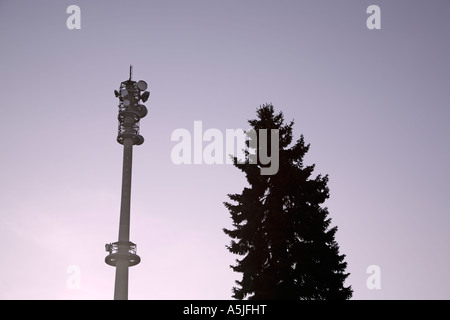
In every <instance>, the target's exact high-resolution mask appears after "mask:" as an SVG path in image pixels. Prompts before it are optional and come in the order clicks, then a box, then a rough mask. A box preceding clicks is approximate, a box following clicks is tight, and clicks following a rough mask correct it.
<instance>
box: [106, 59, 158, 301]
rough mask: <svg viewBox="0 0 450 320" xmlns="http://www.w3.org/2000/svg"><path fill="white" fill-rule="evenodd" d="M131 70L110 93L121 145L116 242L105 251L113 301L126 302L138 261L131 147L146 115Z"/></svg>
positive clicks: (140, 86) (144, 95) (141, 86)
mask: <svg viewBox="0 0 450 320" xmlns="http://www.w3.org/2000/svg"><path fill="white" fill-rule="evenodd" d="M132 73H133V67H132V66H130V78H129V79H128V80H126V81H123V82H122V83H121V84H120V89H119V91H117V90H114V94H115V96H116V97H117V98H119V101H120V102H119V115H118V119H119V132H118V135H117V142H118V143H120V144H122V145H123V168H122V196H121V205H120V220H119V239H118V241H117V242H113V243H108V244H106V245H105V249H106V251H107V252H108V255H107V256H106V257H105V262H106V263H107V264H108V265H110V266H114V267H116V278H115V285H114V299H115V300H127V299H128V269H129V267H132V266H135V265H137V264H138V263H139V262H140V261H141V258H140V257H139V256H138V255H137V254H136V244H135V243H133V242H131V241H130V203H131V169H132V160H133V145H141V144H142V143H144V137H143V136H141V135H140V134H139V121H140V120H141V118H143V117H145V116H146V115H147V112H148V111H147V108H146V107H145V106H144V105H143V104H140V101H142V102H146V101H147V99H148V97H149V94H150V93H149V92H148V91H145V90H146V89H147V83H146V82H145V81H143V80H140V81H138V82H136V81H133V80H132Z"/></svg>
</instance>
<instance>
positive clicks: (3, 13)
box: [0, 0, 450, 300]
mask: <svg viewBox="0 0 450 320" xmlns="http://www.w3.org/2000/svg"><path fill="white" fill-rule="evenodd" d="M74 4H75V5H77V6H78V7H79V8H80V16H79V17H80V19H79V21H80V29H70V28H68V24H67V20H70V21H72V20H71V15H72V11H69V13H67V8H68V7H69V6H70V5H74ZM370 5H377V6H378V7H379V8H380V12H381V13H380V20H379V21H380V26H381V29H369V28H368V26H367V20H368V19H369V18H370V17H371V13H367V12H366V10H367V8H368V7H369V6H370ZM449 11H450V2H449V1H446V0H432V1H414V0H411V1H405V0H397V1H384V0H371V1H364V0H358V1H357V0H342V1H317V0H315V1H312V0H310V1H294V0H281V1H273V0H270V1H268V0H258V1H256V0H247V1H238V0H228V1H224V0H222V1H219V0H213V1H211V0H208V1H206V0H189V1H180V0H171V1H111V0H108V1H104V0H101V1H100V0H98V1H82V0H77V1H48V0H42V1H21V0H19V1H12V0H0V57H1V59H0V92H1V93H2V99H1V103H0V108H1V112H2V120H3V121H2V124H1V125H0V136H1V137H2V148H1V155H2V157H1V160H0V161H1V166H0V203H1V204H2V210H1V212H0V242H1V243H2V263H1V266H0V299H32V300H34V299H112V298H113V292H114V274H115V269H114V268H113V267H110V266H108V265H106V264H105V262H104V258H105V256H106V252H105V249H104V248H105V244H106V243H111V242H115V241H117V236H118V222H119V211H120V192H121V177H122V152H123V147H122V145H120V144H118V143H117V142H116V137H117V125H118V123H117V113H118V108H117V105H118V100H117V98H116V97H115V96H114V93H113V91H114V90H117V89H119V86H120V83H121V82H122V81H125V80H127V79H128V77H129V66H130V64H132V65H133V79H134V80H136V81H138V80H145V81H146V82H147V83H148V90H149V91H150V98H149V100H148V101H147V102H146V103H145V105H146V106H147V108H148V110H149V112H148V115H147V116H146V117H145V118H143V119H142V120H141V128H140V129H141V131H140V132H141V134H142V135H143V136H144V138H145V142H144V144H142V145H140V146H135V147H134V151H133V152H134V154H133V180H132V198H131V235H130V240H131V241H132V242H134V243H136V244H137V253H138V254H139V256H140V257H141V259H142V260H141V263H140V264H139V265H137V266H134V267H132V268H131V269H130V278H129V298H130V299H161V300H162V299H231V295H232V292H231V289H232V287H233V286H234V281H235V280H239V279H240V277H241V274H237V273H234V272H233V271H232V269H231V268H230V267H229V266H230V265H231V264H234V261H235V259H236V258H237V257H236V256H234V255H232V254H231V253H230V252H228V250H227V249H226V247H225V246H226V245H227V244H229V241H230V239H229V238H228V237H227V236H226V235H225V234H224V233H223V232H222V228H224V227H225V228H229V227H231V223H232V221H231V217H230V215H229V212H228V211H227V209H226V208H225V207H224V206H223V202H224V201H227V199H228V198H227V194H229V193H240V192H241V191H242V189H243V188H244V187H245V186H246V180H245V176H244V175H243V173H242V172H241V171H240V170H238V169H237V168H235V167H233V166H232V165H227V164H211V165H208V164H197V165H194V164H191V165H188V164H179V165H177V164H175V163H174V162H173V161H172V159H171V151H172V149H173V148H174V146H175V145H176V142H174V141H171V135H172V133H173V132H174V131H175V130H177V129H180V128H184V129H187V130H188V131H189V132H192V133H193V132H194V121H201V122H202V126H203V131H205V130H207V129H209V128H214V129H218V130H220V131H221V132H224V133H225V131H226V129H237V128H242V129H247V128H248V123H247V120H248V119H254V118H255V117H256V109H257V108H258V107H259V106H260V105H262V104H265V103H272V104H273V105H274V108H275V110H276V111H277V112H278V111H282V112H283V114H284V116H285V119H286V121H290V120H294V122H295V124H294V138H295V139H298V138H299V137H300V135H302V134H303V135H304V138H305V141H306V143H309V144H310V145H311V146H310V151H309V152H308V154H307V155H306V156H305V165H310V164H315V165H316V166H315V171H314V175H317V174H322V175H325V174H328V175H329V179H330V180H329V184H328V186H329V188H330V199H328V200H327V201H326V203H325V206H326V207H327V208H328V210H329V212H330V215H329V217H330V218H331V219H332V220H331V221H332V225H333V226H338V231H337V234H336V241H337V242H338V244H339V246H340V253H341V254H345V255H346V258H345V259H346V262H347V263H348V266H347V272H349V273H350V275H349V277H348V278H347V280H346V285H351V286H352V288H353V290H354V293H353V298H352V299H356V300H359V299H363V300H366V299H450V291H449V290H448V288H449V286H450V276H449V274H448V265H449V264H450V253H449V250H448V244H449V243H450V233H449V232H448V226H449V224H450V216H449V209H448V201H447V200H448V191H449V190H450V182H449V181H450V170H449V165H448V163H449V160H450V144H449V143H448V139H449V136H450V126H449V125H448V121H449V118H450V108H449V101H450V90H449V88H450V86H449V85H450V63H449V60H448V57H450V41H449V38H448V34H449V32H450V20H449V19H448V12H449ZM69 25H70V23H69ZM204 146H205V145H203V147H204ZM371 266H376V267H377V268H378V269H377V270H378V271H379V272H377V273H376V274H374V273H371V272H369V273H368V272H367V271H368V268H369V270H373V269H371V268H372V267H371ZM374 276H376V279H377V281H378V282H377V283H378V284H379V286H376V287H373V286H371V285H370V284H369V285H368V282H369V283H372V284H373V282H371V281H372V280H373V279H374V278H373V277H374Z"/></svg>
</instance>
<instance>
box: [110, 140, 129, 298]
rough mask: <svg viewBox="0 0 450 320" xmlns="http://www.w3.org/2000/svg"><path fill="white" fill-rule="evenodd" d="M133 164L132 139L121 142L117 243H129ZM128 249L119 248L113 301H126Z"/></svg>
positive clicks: (124, 247)
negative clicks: (121, 156)
mask: <svg viewBox="0 0 450 320" xmlns="http://www.w3.org/2000/svg"><path fill="white" fill-rule="evenodd" d="M132 162H133V139H131V138H126V139H124V141H123V168H122V197H121V204H120V221H119V242H121V243H128V242H129V241H130V206H131V176H132V175H131V173H132ZM128 250H129V249H128V248H127V247H126V246H119V255H120V257H121V258H119V259H118V260H117V263H116V280H115V285H114V300H127V299H128V267H129V261H128V257H127V254H128Z"/></svg>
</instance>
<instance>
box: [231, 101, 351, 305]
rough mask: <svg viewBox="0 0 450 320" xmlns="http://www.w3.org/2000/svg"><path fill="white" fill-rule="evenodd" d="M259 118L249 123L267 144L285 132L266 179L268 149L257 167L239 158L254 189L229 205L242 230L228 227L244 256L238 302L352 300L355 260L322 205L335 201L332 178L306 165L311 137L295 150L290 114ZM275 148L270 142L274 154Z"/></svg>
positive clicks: (262, 112) (269, 112)
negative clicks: (265, 134)
mask: <svg viewBox="0 0 450 320" xmlns="http://www.w3.org/2000/svg"><path fill="white" fill-rule="evenodd" d="M257 116H258V119H254V120H249V121H248V122H249V124H250V125H251V127H252V129H251V130H252V131H253V132H256V135H254V136H253V139H255V138H256V139H259V136H260V133H259V132H260V131H259V129H277V130H278V132H279V149H278V150H277V151H279V153H278V157H279V170H278V172H277V173H276V174H273V175H262V174H261V168H262V167H264V166H267V165H263V163H265V162H261V161H260V160H261V159H260V157H259V153H258V151H259V149H261V148H264V147H265V146H264V145H261V146H260V145H259V144H258V145H257V148H256V149H257V150H255V151H256V154H257V155H258V156H257V158H256V159H257V161H256V162H254V163H252V161H247V162H245V163H238V162H237V158H236V157H234V160H235V162H234V165H235V166H236V167H237V168H239V169H240V170H242V171H243V172H244V173H245V174H246V178H247V181H248V183H249V186H248V187H245V188H244V190H243V191H242V193H241V194H229V195H228V197H229V198H230V200H232V202H233V203H229V202H225V203H224V204H225V206H226V207H227V209H228V210H229V211H230V214H231V218H232V220H233V227H234V229H233V230H228V229H225V228H224V229H223V231H224V232H225V233H226V234H227V235H228V236H230V237H231V238H232V240H231V244H230V245H229V246H227V248H228V250H229V251H230V252H232V253H234V254H237V255H240V256H242V259H237V260H236V265H234V266H231V268H232V269H233V270H234V271H235V272H239V273H242V280H240V281H236V284H237V285H238V286H237V287H234V288H233V298H235V299H245V298H248V299H349V298H350V297H351V296H352V292H353V291H352V289H351V286H349V287H344V281H345V279H346V278H347V277H348V273H345V269H346V267H347V263H346V262H344V258H345V255H340V254H339V246H338V244H337V243H336V241H335V239H334V237H335V234H336V231H337V227H332V228H330V222H331V218H328V209H327V208H326V207H322V206H321V205H322V204H323V203H324V202H325V200H326V199H327V198H328V197H329V189H328V187H327V183H328V175H325V176H322V175H318V176H316V177H315V178H311V174H312V172H313V170H314V165H311V166H304V165H303V157H304V155H305V154H306V153H307V152H308V149H309V145H305V141H304V139H303V135H302V136H301V137H300V139H299V140H297V142H296V143H295V144H293V145H292V146H290V145H291V142H292V126H293V124H294V122H293V121H291V122H290V123H289V124H284V118H283V113H282V112H280V113H278V114H274V108H273V106H272V105H271V104H266V105H262V106H260V108H259V109H258V110H257ZM267 131H270V130H267ZM270 143H271V140H270V139H268V144H269V146H268V147H267V150H271V148H270ZM246 145H247V150H245V154H246V156H247V157H251V154H253V153H250V152H249V149H251V146H252V137H250V139H249V140H248V141H246ZM272 156H274V155H272Z"/></svg>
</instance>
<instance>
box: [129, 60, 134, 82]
mask: <svg viewBox="0 0 450 320" xmlns="http://www.w3.org/2000/svg"><path fill="white" fill-rule="evenodd" d="M132 77H133V66H132V65H131V64H130V79H129V80H130V81H131V78H132Z"/></svg>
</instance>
